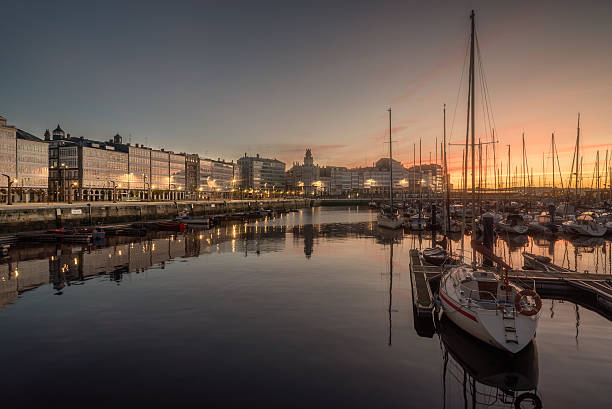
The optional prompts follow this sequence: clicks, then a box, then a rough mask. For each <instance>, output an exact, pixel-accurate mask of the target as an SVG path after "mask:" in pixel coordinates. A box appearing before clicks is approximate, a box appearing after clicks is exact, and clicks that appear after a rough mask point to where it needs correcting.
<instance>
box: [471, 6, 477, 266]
mask: <svg viewBox="0 0 612 409" xmlns="http://www.w3.org/2000/svg"><path fill="white" fill-rule="evenodd" d="M470 19H471V20H472V34H471V38H470V97H471V99H472V100H471V102H470V108H471V113H470V115H471V117H472V118H471V124H472V132H471V142H472V143H471V145H472V146H471V148H472V231H473V232H475V231H476V223H475V219H474V209H476V190H475V189H474V188H475V184H476V171H475V161H476V160H475V159H476V150H475V149H474V147H475V144H476V141H475V131H474V128H475V125H476V122H475V120H474V119H475V118H474V117H475V112H474V104H475V98H476V95H475V92H474V82H475V81H474V10H472V15H471V16H470ZM473 260H475V257H474V258H473Z"/></svg>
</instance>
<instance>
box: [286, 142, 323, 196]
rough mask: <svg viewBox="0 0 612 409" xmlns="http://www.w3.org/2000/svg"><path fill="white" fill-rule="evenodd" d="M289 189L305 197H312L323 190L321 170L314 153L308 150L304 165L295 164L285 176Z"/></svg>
mask: <svg viewBox="0 0 612 409" xmlns="http://www.w3.org/2000/svg"><path fill="white" fill-rule="evenodd" d="M285 180H286V185H287V189H289V190H292V191H296V192H299V193H300V194H304V195H311V194H312V193H313V192H315V191H316V190H317V189H319V190H320V189H321V188H322V186H321V185H322V181H320V168H319V166H318V165H315V164H314V159H313V157H312V151H311V150H310V149H306V153H305V154H304V163H303V164H301V165H300V163H299V162H295V163H294V164H293V166H292V167H291V169H289V170H288V171H287V174H286V176H285Z"/></svg>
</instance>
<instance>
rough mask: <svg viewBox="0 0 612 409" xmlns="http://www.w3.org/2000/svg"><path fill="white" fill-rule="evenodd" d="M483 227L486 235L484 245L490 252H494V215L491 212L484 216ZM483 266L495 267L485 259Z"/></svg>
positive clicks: (484, 235)
mask: <svg viewBox="0 0 612 409" xmlns="http://www.w3.org/2000/svg"><path fill="white" fill-rule="evenodd" d="M482 225H483V227H484V234H483V236H482V244H483V245H484V246H485V247H486V248H487V249H489V250H491V251H493V215H492V214H491V213H489V212H487V213H485V214H483V215H482ZM483 264H484V265H485V266H487V267H493V262H491V260H489V259H487V258H485V259H484V261H483Z"/></svg>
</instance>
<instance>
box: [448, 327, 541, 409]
mask: <svg viewBox="0 0 612 409" xmlns="http://www.w3.org/2000/svg"><path fill="white" fill-rule="evenodd" d="M438 333H439V335H440V341H441V347H442V357H443V369H442V388H443V389H442V390H443V399H444V407H445V408H468V407H469V408H541V407H542V401H541V398H540V397H539V395H538V392H537V388H538V376H539V368H538V352H537V348H536V344H535V340H534V341H532V342H531V344H529V345H528V346H527V347H526V348H525V349H523V350H522V351H521V352H520V353H518V354H515V355H508V354H506V353H504V352H503V351H500V350H497V349H495V348H493V347H491V346H489V345H486V344H484V343H483V342H480V341H478V340H477V339H475V338H473V337H471V336H470V335H468V334H466V333H465V332H464V331H462V330H461V329H460V328H458V327H457V326H456V325H455V324H453V323H452V322H451V321H450V320H449V319H448V318H446V317H445V316H443V317H442V319H441V320H440V322H439V323H438Z"/></svg>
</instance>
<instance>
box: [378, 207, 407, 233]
mask: <svg viewBox="0 0 612 409" xmlns="http://www.w3.org/2000/svg"><path fill="white" fill-rule="evenodd" d="M376 220H377V222H378V227H383V228H385V229H392V230H395V229H399V228H401V227H402V226H403V225H404V220H403V219H402V218H401V217H400V216H399V215H398V214H397V213H391V212H384V211H382V212H380V213H378V217H377V218H376Z"/></svg>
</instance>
